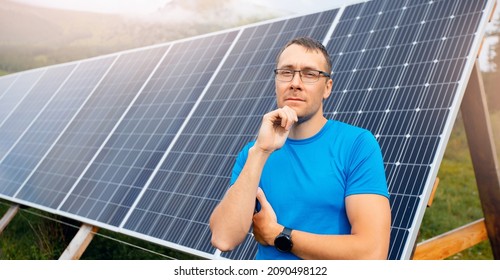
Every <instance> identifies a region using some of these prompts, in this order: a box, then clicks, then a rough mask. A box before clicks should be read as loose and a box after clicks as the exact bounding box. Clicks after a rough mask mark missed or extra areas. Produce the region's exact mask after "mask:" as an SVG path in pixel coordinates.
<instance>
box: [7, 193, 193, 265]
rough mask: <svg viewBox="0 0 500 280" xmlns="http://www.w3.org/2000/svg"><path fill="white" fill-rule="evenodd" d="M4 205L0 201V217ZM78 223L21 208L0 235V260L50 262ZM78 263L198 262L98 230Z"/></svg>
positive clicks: (170, 251) (132, 238)
mask: <svg viewBox="0 0 500 280" xmlns="http://www.w3.org/2000/svg"><path fill="white" fill-rule="evenodd" d="M7 209H8V204H7V203H6V202H4V201H1V200H0V216H3V214H4V213H5V212H6V211H7ZM78 225H79V223H77V222H75V221H72V220H69V219H65V218H62V217H58V216H56V215H52V214H48V213H46V212H43V211H41V210H36V209H21V210H20V211H19V212H18V213H17V215H16V216H15V217H14V219H13V220H12V221H11V222H10V223H9V225H8V226H7V228H6V229H5V230H4V232H3V233H2V234H1V235H0V259H3V260H54V259H58V258H59V256H60V255H61V254H62V253H63V252H64V249H65V248H66V247H67V246H68V244H69V242H70V241H71V239H72V238H73V237H74V235H75V234H76V233H77V231H78ZM81 259H82V260H95V259H97V260H141V259H148V260H155V259H159V260H168V259H198V257H196V256H192V255H189V254H186V253H182V252H179V251H176V250H172V249H168V248H166V247H163V246H160V245H156V244H153V243H150V242H147V241H144V240H140V239H137V238H134V237H131V236H126V235H123V234H119V233H115V232H111V231H108V230H104V229H100V230H99V231H98V232H97V234H96V235H95V236H94V238H93V239H92V242H91V243H90V245H89V246H88V247H87V249H86V250H85V252H84V254H83V255H82V256H81Z"/></svg>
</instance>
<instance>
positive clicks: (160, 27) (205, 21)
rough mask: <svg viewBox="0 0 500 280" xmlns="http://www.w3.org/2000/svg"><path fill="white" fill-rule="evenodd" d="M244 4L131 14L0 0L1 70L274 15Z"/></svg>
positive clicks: (215, 0) (187, 3)
mask: <svg viewBox="0 0 500 280" xmlns="http://www.w3.org/2000/svg"><path fill="white" fill-rule="evenodd" d="M200 2H201V3H202V4H200ZM238 4H239V3H238ZM243 8H244V10H243V9H242V7H241V5H236V1H235V0H205V1H194V0H184V1H182V0H174V1H171V2H170V3H168V4H166V5H165V7H163V8H162V9H159V10H158V11H156V12H154V13H152V14H149V15H147V16H142V17H132V16H125V15H111V14H101V13H90V12H78V11H69V10H60V9H52V8H42V7H34V6H30V5H26V4H21V3H17V2H12V1H10V0H0V74H5V73H12V72H18V71H22V70H27V69H31V68H36V67H42V66H46V65H51V64H57V63H63V62H67V61H74V60H78V59H83V58H88V57H93V56H97V55H102V54H108V53H113V52H117V51H120V50H126V49H131V48H136V47H141V46H147V45H152V44H157V43H163V42H169V41H173V40H177V39H180V38H186V37H192V36H195V35H199V34H205V33H209V32H213V31H218V30H221V29H227V28H231V27H235V26H240V25H244V24H248V23H251V22H257V21H262V20H266V19H269V18H273V17H276V16H278V15H277V14H275V12H271V11H268V10H266V9H265V8H263V7H259V6H255V5H253V6H250V5H249V4H247V7H243ZM243 11H244V12H243Z"/></svg>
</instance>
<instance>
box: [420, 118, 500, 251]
mask: <svg viewBox="0 0 500 280" xmlns="http://www.w3.org/2000/svg"><path fill="white" fill-rule="evenodd" d="M491 121H492V127H493V130H494V131H493V132H494V138H495V142H496V147H497V158H500V112H496V113H493V114H491ZM438 177H439V180H440V181H439V186H438V188H437V190H436V193H435V196H434V201H433V204H432V206H431V207H430V208H428V209H427V210H426V212H425V216H424V219H423V221H422V225H421V227H420V236H419V240H418V241H419V242H420V241H422V240H425V239H429V238H431V237H433V236H436V235H439V234H442V233H445V232H447V231H449V230H452V229H454V228H457V227H459V226H462V225H465V224H468V223H470V222H473V221H476V220H478V219H480V218H482V217H483V213H482V210H481V203H480V200H479V194H478V191H477V185H476V181H475V176H474V170H473V167H472V162H471V158H470V153H469V149H468V144H467V139H466V135H465V129H464V126H463V123H462V120H461V118H460V117H459V118H457V121H456V123H455V126H454V128H453V132H452V135H451V138H450V141H449V143H448V146H447V148H446V152H445V155H444V157H443V161H442V163H441V167H440V169H439V173H438ZM449 259H467V260H468V259H493V255H492V252H491V247H490V244H489V242H488V241H484V242H482V243H480V244H478V245H476V246H474V247H471V248H469V249H467V250H464V251H462V252H460V253H458V254H456V255H454V256H451V257H450V258H449Z"/></svg>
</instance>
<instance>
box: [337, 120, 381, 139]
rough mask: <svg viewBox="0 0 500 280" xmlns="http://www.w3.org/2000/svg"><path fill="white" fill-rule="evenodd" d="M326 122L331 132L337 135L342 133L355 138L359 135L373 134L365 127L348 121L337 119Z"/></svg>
mask: <svg viewBox="0 0 500 280" xmlns="http://www.w3.org/2000/svg"><path fill="white" fill-rule="evenodd" d="M328 123H329V125H330V127H331V128H332V129H330V130H331V132H332V133H335V134H337V135H343V136H346V137H354V138H357V137H359V136H360V135H373V134H372V132H371V131H369V130H368V129H366V128H362V127H359V126H355V125H352V124H349V123H345V122H342V121H338V120H328Z"/></svg>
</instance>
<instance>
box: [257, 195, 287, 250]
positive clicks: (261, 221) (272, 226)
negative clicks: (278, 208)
mask: <svg viewBox="0 0 500 280" xmlns="http://www.w3.org/2000/svg"><path fill="white" fill-rule="evenodd" d="M257 200H258V201H259V203H260V207H261V208H260V211H259V212H257V213H255V214H254V215H253V234H254V237H255V240H257V242H259V243H260V244H262V245H269V246H274V239H275V238H276V236H278V234H279V233H280V232H281V230H282V229H283V226H281V225H279V224H278V219H277V218H276V213H275V212H274V210H273V208H272V206H271V204H269V202H268V201H267V199H266V196H265V195H264V192H263V191H262V189H261V188H258V189H257Z"/></svg>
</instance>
